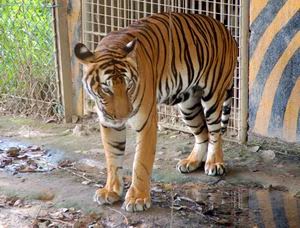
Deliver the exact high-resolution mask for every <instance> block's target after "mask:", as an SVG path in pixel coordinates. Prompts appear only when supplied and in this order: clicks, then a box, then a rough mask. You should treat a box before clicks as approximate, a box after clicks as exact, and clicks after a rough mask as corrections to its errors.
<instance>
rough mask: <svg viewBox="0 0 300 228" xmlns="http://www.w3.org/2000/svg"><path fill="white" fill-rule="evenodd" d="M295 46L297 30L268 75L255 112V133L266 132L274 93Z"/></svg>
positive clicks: (299, 35) (299, 41) (298, 38)
mask: <svg viewBox="0 0 300 228" xmlns="http://www.w3.org/2000/svg"><path fill="white" fill-rule="evenodd" d="M295 47H300V32H297V34H296V35H295V36H294V37H293V39H292V40H291V42H290V43H289V45H288V46H287V48H286V49H285V51H284V53H283V54H282V56H280V58H279V60H278V62H277V63H276V65H275V66H274V68H273V69H272V71H271V73H270V75H269V77H268V80H267V82H266V85H265V87H264V91H263V95H262V98H261V100H260V104H259V107H258V111H257V114H256V120H255V125H254V131H255V132H256V133H259V134H263V135H266V134H267V131H268V123H269V120H270V118H271V112H272V107H273V103H274V97H275V93H276V90H277V88H278V85H279V82H280V78H281V75H282V73H283V71H284V68H285V66H286V64H287V63H288V61H289V60H290V58H291V57H292V56H293V55H294V53H295V52H296V51H297V48H295ZM253 96H255V95H253ZM275 102H276V101H275Z"/></svg>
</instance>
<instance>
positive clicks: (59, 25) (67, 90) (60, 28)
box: [55, 0, 73, 123]
mask: <svg viewBox="0 0 300 228" xmlns="http://www.w3.org/2000/svg"><path fill="white" fill-rule="evenodd" d="M66 3H67V2H66V1H62V0H55V4H56V5H58V7H56V8H55V16H56V18H55V23H56V26H55V28H56V31H55V32H56V34H57V36H56V42H57V47H58V50H57V59H58V70H59V75H60V81H61V92H62V102H63V106H64V111H65V113H64V114H65V122H67V123H69V122H71V121H72V114H73V104H72V73H71V72H72V71H71V57H70V44H69V35H68V21H67V4H66Z"/></svg>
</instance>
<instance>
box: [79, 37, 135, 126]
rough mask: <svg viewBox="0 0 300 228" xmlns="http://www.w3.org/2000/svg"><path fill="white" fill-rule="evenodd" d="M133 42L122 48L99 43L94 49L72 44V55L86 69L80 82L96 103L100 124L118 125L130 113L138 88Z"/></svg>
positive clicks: (122, 123)
mask: <svg viewBox="0 0 300 228" xmlns="http://www.w3.org/2000/svg"><path fill="white" fill-rule="evenodd" d="M136 43H137V40H136V39H134V40H132V41H131V42H129V43H128V44H127V45H125V46H124V47H122V48H115V47H114V48H113V47H109V46H104V45H102V46H101V45H100V46H99V47H98V48H97V49H96V51H95V52H91V51H90V50H89V49H88V48H87V47H86V46H85V45H84V44H82V43H78V44H77V45H76V46H75V49H74V52H75V56H76V57H77V58H78V59H79V61H80V62H81V63H82V64H83V65H84V66H85V69H86V70H85V74H84V77H83V79H82V81H83V85H84V87H85V89H86V91H87V92H88V94H89V95H90V96H91V98H92V99H93V100H94V101H95V103H96V104H97V111H98V115H99V118H100V122H101V123H102V124H103V125H106V126H109V127H111V126H113V127H118V126H119V127H120V126H123V125H124V124H125V122H126V120H127V119H128V118H130V116H132V115H133V104H132V102H133V99H134V96H135V92H136V91H137V90H138V89H137V87H138V86H137V85H138V77H137V63H136V54H135V48H136ZM103 46H104V47H103Z"/></svg>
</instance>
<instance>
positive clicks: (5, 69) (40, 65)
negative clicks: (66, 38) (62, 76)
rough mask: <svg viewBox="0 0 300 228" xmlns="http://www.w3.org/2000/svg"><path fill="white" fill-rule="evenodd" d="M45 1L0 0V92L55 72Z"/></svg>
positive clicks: (46, 76) (47, 7)
mask: <svg viewBox="0 0 300 228" xmlns="http://www.w3.org/2000/svg"><path fill="white" fill-rule="evenodd" d="M49 2H50V1H41V0H23V1H22V0H4V1H0V15H1V17H0V93H2V94H3V93H4V94H6V93H12V92H16V90H19V89H20V88H22V86H24V85H22V84H24V83H25V84H26V83H27V82H28V80H29V81H33V82H34V81H36V80H38V81H43V80H44V81H48V80H49V79H50V78H51V77H53V74H55V65H54V63H55V61H54V58H55V52H54V41H53V40H54V39H53V28H52V21H53V18H52V13H51V4H50V3H49ZM49 77H50V78H49ZM23 82H24V83H23ZM22 89H23V88H22Z"/></svg>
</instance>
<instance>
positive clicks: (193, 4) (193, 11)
mask: <svg viewBox="0 0 300 228" xmlns="http://www.w3.org/2000/svg"><path fill="white" fill-rule="evenodd" d="M192 13H195V0H192Z"/></svg>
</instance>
